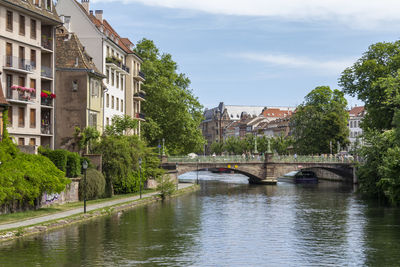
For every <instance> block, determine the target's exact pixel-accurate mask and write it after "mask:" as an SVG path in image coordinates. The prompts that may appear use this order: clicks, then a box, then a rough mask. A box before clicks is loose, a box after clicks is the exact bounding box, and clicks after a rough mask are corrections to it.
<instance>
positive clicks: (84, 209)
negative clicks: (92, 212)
mask: <svg viewBox="0 0 400 267" xmlns="http://www.w3.org/2000/svg"><path fill="white" fill-rule="evenodd" d="M88 165H89V164H88V162H87V161H86V160H83V162H82V169H83V172H84V174H85V176H84V177H85V178H84V179H85V180H84V184H83V190H84V194H83V213H86V193H87V179H86V170H87V168H88Z"/></svg>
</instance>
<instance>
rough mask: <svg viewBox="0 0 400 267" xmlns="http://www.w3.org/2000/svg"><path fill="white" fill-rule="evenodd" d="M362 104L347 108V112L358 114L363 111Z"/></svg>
mask: <svg viewBox="0 0 400 267" xmlns="http://www.w3.org/2000/svg"><path fill="white" fill-rule="evenodd" d="M364 110H365V109H364V106H359V107H354V108H352V109H350V110H349V114H350V115H353V116H360V115H362V113H363V112H364Z"/></svg>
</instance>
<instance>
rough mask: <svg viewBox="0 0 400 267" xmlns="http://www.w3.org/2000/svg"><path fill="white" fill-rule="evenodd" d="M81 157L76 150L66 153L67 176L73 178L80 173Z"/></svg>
mask: <svg viewBox="0 0 400 267" xmlns="http://www.w3.org/2000/svg"><path fill="white" fill-rule="evenodd" d="M81 166H82V165H81V157H80V156H79V154H78V153H76V152H69V153H68V155H67V166H66V169H67V177H70V178H73V177H77V176H79V175H80V174H81Z"/></svg>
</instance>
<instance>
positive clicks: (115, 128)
mask: <svg viewBox="0 0 400 267" xmlns="http://www.w3.org/2000/svg"><path fill="white" fill-rule="evenodd" d="M137 126H138V122H137V121H136V120H134V119H132V118H131V117H129V116H127V115H124V116H114V117H113V118H112V120H111V125H107V126H106V130H105V134H106V135H124V134H130V133H131V131H132V130H133V129H136V128H137Z"/></svg>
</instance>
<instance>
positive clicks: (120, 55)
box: [56, 0, 144, 134]
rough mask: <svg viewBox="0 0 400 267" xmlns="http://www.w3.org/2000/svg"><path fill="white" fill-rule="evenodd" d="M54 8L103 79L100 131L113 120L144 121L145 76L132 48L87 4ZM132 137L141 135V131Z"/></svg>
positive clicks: (64, 1) (67, 2)
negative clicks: (142, 87)
mask: <svg viewBox="0 0 400 267" xmlns="http://www.w3.org/2000/svg"><path fill="white" fill-rule="evenodd" d="M56 8H57V12H58V14H59V15H60V16H63V17H64V18H65V20H66V24H68V27H69V28H70V30H71V31H72V32H74V33H76V35H77V36H78V38H79V40H80V42H81V43H82V45H83V46H84V47H85V50H86V51H87V52H88V54H89V55H90V56H92V57H93V63H94V64H95V65H96V67H97V68H98V69H99V70H101V71H102V73H103V74H104V75H105V76H106V79H105V81H104V83H105V86H106V89H105V90H104V97H103V99H104V104H103V127H106V126H107V125H110V124H111V122H112V118H113V117H114V116H122V115H129V116H130V117H132V118H134V119H137V120H138V121H142V120H144V117H143V115H141V113H140V108H141V105H140V102H141V101H143V100H144V97H142V96H144V94H140V91H141V90H140V87H141V82H143V81H144V75H140V74H142V73H141V72H140V65H141V62H142V61H141V59H140V58H139V57H138V56H137V55H135V54H134V52H133V50H132V49H133V44H132V43H131V42H130V41H129V39H127V38H121V37H120V36H119V35H118V33H117V32H116V31H115V30H114V29H113V28H112V26H111V25H110V24H109V23H108V21H107V20H105V19H104V18H103V10H95V11H94V12H93V11H92V10H90V2H89V0H82V2H81V3H78V2H77V1H75V0H58V2H57V6H56ZM135 95H136V96H135ZM127 109H128V110H127ZM139 124H140V122H139ZM134 133H136V134H140V129H138V130H137V131H135V132H134Z"/></svg>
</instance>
